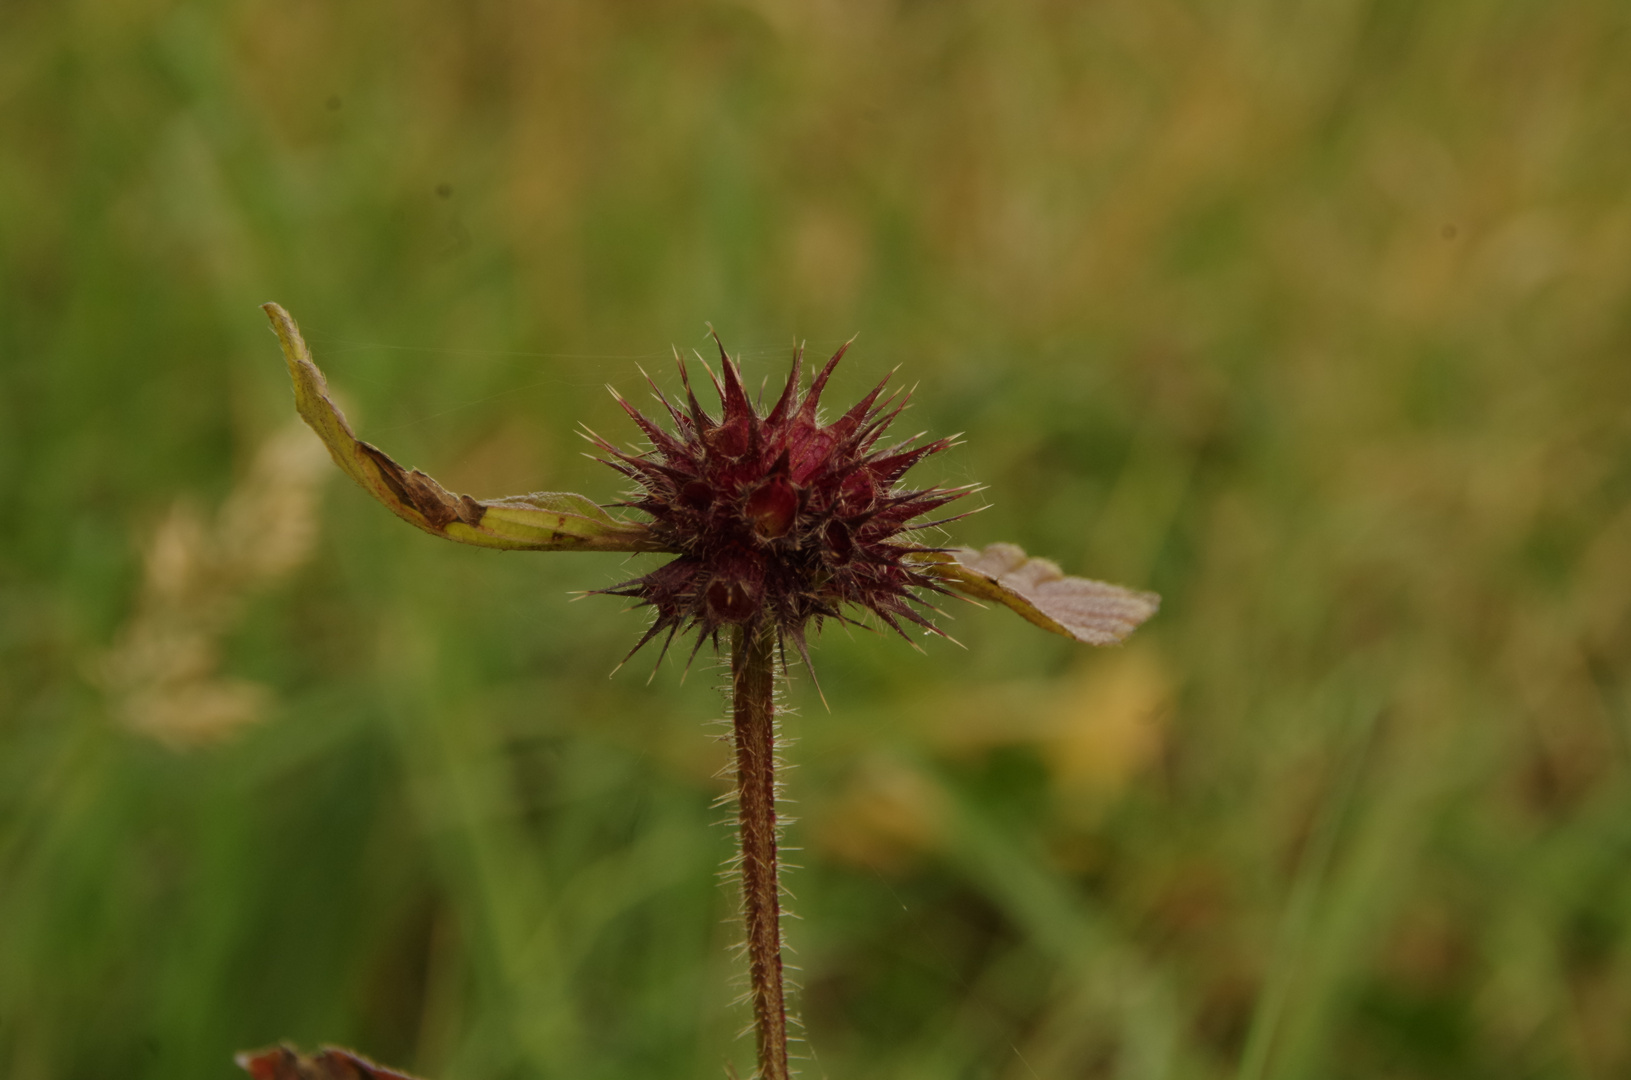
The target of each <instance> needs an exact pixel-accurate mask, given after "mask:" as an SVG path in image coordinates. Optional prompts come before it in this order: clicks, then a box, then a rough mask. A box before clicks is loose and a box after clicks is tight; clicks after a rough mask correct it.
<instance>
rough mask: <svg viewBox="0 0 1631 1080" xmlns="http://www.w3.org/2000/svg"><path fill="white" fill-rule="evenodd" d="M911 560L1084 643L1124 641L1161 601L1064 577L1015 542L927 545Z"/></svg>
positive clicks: (947, 580)
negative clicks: (939, 548)
mask: <svg viewBox="0 0 1631 1080" xmlns="http://www.w3.org/2000/svg"><path fill="white" fill-rule="evenodd" d="M915 560H916V561H917V562H919V563H922V564H926V565H925V566H924V570H925V571H926V572H928V573H930V574H932V575H933V576H935V577H937V578H939V579H940V581H941V582H942V583H944V584H946V585H948V586H950V587H951V588H953V589H956V590H957V591H958V592H961V593H964V594H965V595H967V596H971V597H974V598H975V599H977V600H992V601H995V602H997V603H999V604H1006V605H1007V606H1008V607H1011V608H1013V609H1014V610H1015V611H1017V612H1019V613H1020V614H1021V615H1023V616H1025V618H1026V619H1028V620H1029V621H1031V622H1033V623H1035V624H1036V625H1037V626H1040V627H1042V629H1044V630H1051V631H1053V632H1054V633H1055V634H1063V635H1064V636H1065V637H1068V638H1075V639H1076V640H1077V641H1083V642H1086V643H1087V644H1089V645H1114V644H1116V643H1117V642H1119V641H1124V640H1125V639H1126V637H1127V635H1128V634H1131V633H1132V632H1133V631H1134V630H1136V629H1137V628H1138V626H1139V624H1141V623H1142V622H1144V620H1146V619H1148V618H1149V617H1150V616H1151V615H1154V614H1155V613H1156V611H1157V610H1158V609H1159V608H1160V606H1161V598H1160V597H1159V596H1157V595H1156V594H1155V593H1150V592H1135V591H1134V590H1132V589H1124V588H1122V587H1121V586H1120V585H1110V584H1107V583H1105V582H1103V581H1091V580H1089V579H1088V578H1079V577H1066V576H1065V573H1064V571H1062V570H1060V569H1059V567H1058V565H1057V564H1055V563H1053V562H1050V561H1048V560H1047V559H1033V558H1030V557H1028V556H1027V555H1026V554H1025V552H1024V551H1022V550H1021V549H1020V548H1019V547H1018V546H1016V545H1014V544H992V545H991V546H990V547H988V548H986V549H985V550H984V551H975V550H974V549H973V548H956V549H954V550H952V551H934V552H928V551H926V552H922V553H920V554H918V555H916V556H915Z"/></svg>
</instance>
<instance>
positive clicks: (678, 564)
mask: <svg viewBox="0 0 1631 1080" xmlns="http://www.w3.org/2000/svg"><path fill="white" fill-rule="evenodd" d="M716 340H717V339H716ZM847 348H848V345H847V344H846V345H845V346H844V347H843V348H840V349H839V350H838V352H837V353H836V354H834V356H833V357H832V359H831V360H829V361H827V364H826V366H824V367H823V368H822V369H821V371H820V372H818V373H817V374H816V376H815V378H814V379H813V380H812V381H811V383H810V386H809V389H808V390H805V389H803V388H802V387H801V382H802V379H801V376H802V368H803V363H802V360H803V354H802V350H796V351H795V353H794V357H793V365H792V371H791V372H790V373H789V374H788V377H787V384H786V386H785V387H784V388H783V389H782V392H781V396H780V397H779V398H777V400H776V402H775V404H774V405H772V406H771V407H770V409H769V411H768V412H765V411H763V409H762V407H761V406H756V405H755V404H754V403H753V402H752V401H750V400H749V398H748V395H747V392H746V390H745V389H744V387H743V385H742V374H741V371H740V369H739V368H738V366H737V364H736V362H735V361H734V360H732V359H731V358H730V357H729V356H728V355H726V353H725V350H724V348H723V346H721V348H720V364H721V369H722V370H721V372H720V374H719V375H718V376H715V375H714V373H713V372H712V371H709V373H708V374H709V378H710V379H711V380H712V381H713V383H714V389H715V390H716V391H717V392H718V395H719V401H720V406H721V412H720V415H719V416H718V417H717V418H716V417H714V416H712V415H710V414H709V413H707V412H705V411H704V410H703V408H702V407H701V405H700V404H699V403H698V402H697V398H696V395H695V393H693V392H692V389H691V381H690V376H689V372H688V371H687V370H686V367H685V362H684V360H683V359H682V358H679V357H677V356H676V359H677V360H678V361H679V369H680V379H681V383H682V385H683V386H684V388H685V401H684V403H683V406H684V407H681V405H677V404H675V403H674V402H673V401H671V400H670V399H669V398H668V397H666V396H664V394H663V393H662V391H661V390H658V389H657V387H656V385H655V384H654V383H653V384H652V390H653V391H654V392H655V393H656V396H657V399H658V401H659V402H661V404H662V406H663V408H664V410H665V411H666V412H667V413H668V416H669V419H670V420H671V421H672V427H671V428H665V427H664V426H662V425H659V424H658V423H656V422H654V421H653V420H651V419H650V418H648V417H647V416H645V415H644V414H642V413H641V412H640V411H639V410H638V409H636V408H634V407H633V406H632V405H630V404H629V403H628V402H627V401H625V400H623V399H622V398H621V397H618V399H617V400H618V403H619V404H620V405H621V406H622V407H623V409H624V411H626V412H627V413H628V414H629V416H630V418H632V419H633V420H634V422H635V423H636V424H637V425H639V428H640V430H641V432H642V433H643V434H644V435H645V437H646V439H647V440H649V441H650V443H651V448H650V449H649V450H646V451H645V452H643V453H627V452H624V451H622V450H619V449H618V448H617V447H615V446H613V445H612V444H611V443H609V442H607V441H605V440H604V439H600V438H598V437H595V436H591V438H593V439H594V441H595V443H596V444H597V445H598V446H599V447H600V448H601V449H602V450H603V451H605V453H606V454H607V455H608V457H607V458H603V459H601V460H603V461H605V462H606V464H608V465H610V466H611V467H612V468H614V469H617V470H618V471H619V472H621V473H623V474H624V475H625V476H628V477H629V478H631V479H632V480H634V481H635V483H636V484H637V485H638V488H637V490H636V491H635V492H634V493H633V494H632V495H631V497H630V499H629V500H628V501H627V502H626V503H624V504H623V505H625V506H628V507H632V508H634V509H637V510H641V511H644V512H645V513H646V514H649V515H650V516H651V519H652V522H651V529H652V532H653V534H654V535H655V536H656V537H657V538H658V539H660V540H661V541H663V542H664V544H665V545H666V546H667V547H668V548H669V550H672V551H677V552H679V553H680V554H679V555H678V557H676V558H675V559H673V560H672V561H671V562H668V563H666V564H664V565H663V566H660V567H658V568H657V569H656V570H653V571H652V572H651V573H649V574H646V575H644V576H643V577H639V578H635V579H634V580H632V581H627V582H624V583H623V584H621V585H618V586H616V587H615V588H611V589H607V590H604V591H606V592H608V593H612V594H614V595H619V596H628V597H632V598H634V599H636V600H638V601H640V602H641V603H643V604H647V605H650V606H651V607H652V608H653V609H655V611H656V619H655V620H654V622H653V623H652V626H651V628H650V629H649V630H648V631H647V632H646V635H645V636H644V637H643V638H641V639H640V642H639V644H637V645H636V646H635V651H638V650H639V648H640V646H642V645H644V644H645V643H646V642H648V641H650V640H652V639H653V638H655V637H657V636H658V635H660V634H663V633H665V632H666V633H667V635H668V637H667V639H665V648H666V642H667V641H672V639H673V637H674V635H675V633H677V632H679V631H682V630H694V631H695V632H696V634H697V645H698V646H699V647H700V645H701V644H702V643H703V642H704V641H706V640H709V639H712V640H714V641H715V643H716V644H717V642H718V634H719V631H720V630H721V629H723V628H725V627H729V626H743V627H746V628H748V629H750V630H758V629H760V628H762V627H764V626H765V625H766V624H769V625H772V626H774V628H775V629H776V630H777V631H778V632H779V634H780V635H782V637H783V638H784V639H787V638H790V639H792V641H793V642H794V644H795V646H796V647H797V648H798V650H799V651H800V653H804V652H805V634H806V626H807V625H808V624H809V623H810V622H811V620H814V621H815V623H816V625H817V627H819V626H820V623H821V621H822V620H823V619H844V618H847V615H846V611H847V610H851V609H853V608H864V609H866V610H869V611H871V612H873V613H874V614H876V615H877V616H878V618H879V619H880V620H882V621H883V622H884V623H885V624H887V625H888V626H890V627H891V628H893V629H894V630H896V631H898V632H901V633H902V634H903V635H904V633H905V631H904V629H903V628H902V626H901V622H902V621H903V620H904V621H908V622H913V623H916V624H918V625H919V626H922V627H924V628H925V629H927V630H929V631H931V632H935V633H938V632H939V631H937V630H936V629H935V627H934V625H933V624H932V623H931V622H930V621H929V620H928V618H927V617H926V616H925V615H924V614H923V613H921V612H920V611H918V610H917V609H916V608H915V607H914V606H913V605H914V604H916V605H919V606H924V605H923V603H922V601H921V600H920V599H919V598H918V597H917V596H916V594H915V592H914V590H918V589H926V590H931V591H936V592H940V591H944V590H943V589H941V588H940V586H939V585H937V584H936V583H935V582H934V581H933V580H932V579H930V578H928V577H926V576H925V575H923V574H921V573H919V572H917V571H915V570H914V569H912V568H911V566H910V565H909V564H908V563H907V562H906V560H905V558H904V556H906V554H907V553H908V552H911V551H917V550H921V549H922V545H919V544H915V543H910V542H908V541H906V539H905V538H904V535H903V534H905V533H908V532H910V531H911V530H912V529H914V528H922V527H923V526H922V525H917V524H914V522H915V521H916V519H918V518H920V517H921V516H922V515H924V514H926V513H929V512H930V511H932V510H934V509H936V508H937V507H940V506H943V505H945V504H946V503H948V502H950V501H951V500H953V499H955V498H958V497H959V496H961V495H963V494H965V493H966V492H965V490H964V489H945V488H924V489H911V488H905V487H903V486H902V485H901V479H902V477H903V476H904V475H905V473H906V471H907V470H908V469H910V468H911V467H912V466H913V465H915V464H917V463H918V462H919V461H921V460H922V459H923V458H925V457H927V456H929V455H930V454H934V453H937V452H939V451H941V450H944V449H945V448H946V447H947V446H949V445H950V440H948V439H940V440H937V441H934V442H930V443H925V444H922V445H916V446H914V445H912V443H913V442H914V441H915V440H907V442H906V443H902V444H892V445H880V440H881V438H882V436H883V434H884V432H885V430H886V429H887V428H888V426H889V424H890V422H891V421H892V420H894V419H895V417H896V416H898V415H899V413H900V411H901V409H903V408H904V407H905V405H906V399H907V397H908V395H906V394H894V395H891V396H889V397H888V398H884V397H883V391H884V386H885V384H886V383H887V382H888V381H889V380H888V377H887V376H886V377H885V378H884V380H883V382H880V383H879V384H878V385H877V386H876V387H875V388H874V389H873V390H872V392H871V393H869V394H867V395H866V396H865V397H863V398H862V399H861V400H860V401H859V402H857V403H856V404H855V405H854V407H852V408H851V409H849V410H848V411H847V412H845V413H844V414H843V415H842V416H840V417H839V418H838V419H837V420H835V421H833V422H832V423H830V424H829V423H823V422H822V418H821V417H820V416H819V415H818V413H817V408H818V406H819V404H820V401H821V394H822V391H823V389H824V388H825V387H826V385H827V380H828V379H829V378H830V377H831V375H832V372H833V369H834V368H835V367H837V366H838V361H839V360H840V359H842V358H843V355H844V352H845V350H846V349H847ZM614 393H615V391H614ZM631 655H632V653H631Z"/></svg>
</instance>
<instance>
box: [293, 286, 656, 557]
mask: <svg viewBox="0 0 1631 1080" xmlns="http://www.w3.org/2000/svg"><path fill="white" fill-rule="evenodd" d="M261 309H262V310H263V311H265V312H266V315H267V318H269V319H270V320H271V322H272V329H273V331H274V332H275V333H276V334H277V338H278V344H279V345H281V346H282V348H283V358H284V361H285V362H286V363H287V365H288V368H289V378H290V380H291V382H293V384H294V396H295V409H296V411H297V412H299V413H300V417H301V419H303V420H305V421H306V423H307V424H308V425H310V427H311V429H312V430H313V431H315V432H317V434H318V437H319V438H321V439H322V440H323V445H325V446H326V447H328V452H329V456H330V457H332V458H333V459H334V463H335V464H336V465H338V466H339V467H340V469H341V471H343V472H344V473H345V474H346V475H347V476H349V477H351V478H352V479H353V480H355V481H356V482H357V483H358V484H359V485H360V486H361V487H362V489H363V490H364V491H366V492H368V493H369V494H370V495H372V496H373V497H374V498H375V499H377V500H378V501H379V502H381V503H383V504H384V505H385V507H386V508H387V509H388V510H390V511H391V513H393V514H395V515H396V516H397V517H399V518H401V519H402V520H403V521H406V522H408V523H409V524H410V525H413V526H415V527H417V528H420V529H423V530H424V531H425V532H428V533H430V534H431V535H433V536H440V537H442V538H444V539H447V540H453V541H455V542H457V543H461V544H473V545H475V546H477V547H487V548H498V549H501V550H509V551H625V552H632V551H662V550H664V548H663V547H662V545H661V544H659V543H657V542H656V541H655V540H653V539H652V537H651V531H650V529H648V528H647V527H646V526H645V525H642V524H640V523H638V522H632V521H623V520H620V519H618V518H614V517H612V515H611V514H609V513H607V512H606V511H605V510H604V509H602V508H601V507H600V506H598V505H596V504H595V503H594V502H593V501H591V500H590V499H587V498H585V497H584V496H582V495H575V494H572V493H570V492H560V491H538V492H533V493H532V494H530V495H514V496H509V497H507V498H502V499H490V500H481V499H474V498H471V497H470V496H469V495H457V494H454V493H453V492H450V491H448V490H447V489H446V488H444V487H443V486H442V485H441V484H439V483H437V482H436V481H435V480H434V479H433V478H431V477H430V476H427V475H426V474H424V473H422V472H420V471H419V470H418V469H405V468H403V467H402V466H401V465H398V464H397V463H396V462H395V461H393V460H392V459H391V457H390V455H389V454H386V453H385V452H384V451H383V450H381V449H379V448H378V447H377V446H374V445H372V444H370V443H366V442H363V441H362V440H361V439H359V438H357V435H356V433H355V432H354V431H353V430H352V428H351V424H350V422H349V421H347V420H346V418H345V414H344V413H343V412H341V411H340V409H339V407H338V406H337V405H335V404H334V402H333V400H332V399H330V397H329V395H328V380H327V379H325V378H324V377H323V372H322V370H321V369H319V368H318V366H317V364H316V362H315V361H313V360H312V355H311V350H310V349H309V348H308V347H307V346H306V342H305V339H304V338H302V337H301V336H300V327H299V326H298V325H297V324H296V323H295V321H294V319H293V317H292V316H290V314H289V313H288V312H287V311H285V310H284V309H283V308H282V307H280V306H279V305H277V304H271V303H268V304H262V305H261Z"/></svg>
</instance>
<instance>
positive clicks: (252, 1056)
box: [235, 1043, 415, 1080]
mask: <svg viewBox="0 0 1631 1080" xmlns="http://www.w3.org/2000/svg"><path fill="white" fill-rule="evenodd" d="M235 1060H236V1061H237V1062H238V1067H239V1068H241V1069H243V1070H244V1071H245V1072H247V1073H248V1074H249V1075H250V1076H251V1077H253V1078H254V1080H415V1078H414V1077H412V1076H409V1075H408V1074H407V1073H404V1072H397V1071H396V1070H395V1069H387V1068H385V1067H384V1066H383V1065H375V1064H374V1063H373V1062H372V1061H369V1060H368V1059H367V1058H365V1057H362V1056H361V1055H359V1054H353V1053H352V1052H351V1051H350V1050H342V1049H340V1048H339V1047H337V1046H325V1047H323V1049H322V1050H320V1051H318V1052H317V1053H316V1054H314V1055H313V1056H311V1057H305V1056H304V1055H302V1054H300V1053H298V1052H296V1050H295V1048H294V1047H292V1046H290V1045H288V1044H287V1043H285V1044H283V1045H281V1046H273V1047H269V1048H267V1049H265V1050H248V1051H245V1052H244V1053H241V1054H239V1055H238V1056H237V1058H236V1059H235Z"/></svg>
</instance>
